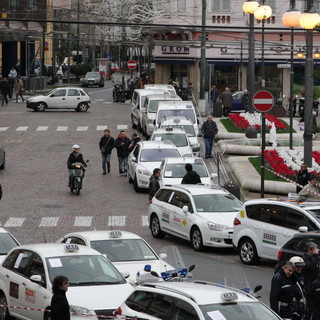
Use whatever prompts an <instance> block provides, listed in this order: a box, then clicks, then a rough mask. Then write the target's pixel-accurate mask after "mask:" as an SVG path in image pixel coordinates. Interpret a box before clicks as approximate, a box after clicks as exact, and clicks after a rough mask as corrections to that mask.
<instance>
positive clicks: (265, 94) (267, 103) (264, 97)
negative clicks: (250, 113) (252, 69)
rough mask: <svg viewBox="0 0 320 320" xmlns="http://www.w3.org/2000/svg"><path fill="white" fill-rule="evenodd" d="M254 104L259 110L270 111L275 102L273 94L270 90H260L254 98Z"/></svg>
mask: <svg viewBox="0 0 320 320" xmlns="http://www.w3.org/2000/svg"><path fill="white" fill-rule="evenodd" d="M252 104H253V106H254V108H255V109H256V110H257V111H260V112H268V111H269V110H270V109H271V108H272V107H273V104H274V98H273V95H272V94H271V93H270V92H269V91H264V90H263V91H258V92H257V93H256V94H255V95H254V96H253V98H252Z"/></svg>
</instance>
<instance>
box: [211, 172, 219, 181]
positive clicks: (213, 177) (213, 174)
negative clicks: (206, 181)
mask: <svg viewBox="0 0 320 320" xmlns="http://www.w3.org/2000/svg"><path fill="white" fill-rule="evenodd" d="M210 177H211V179H212V180H213V179H215V178H218V174H217V173H211V174H210Z"/></svg>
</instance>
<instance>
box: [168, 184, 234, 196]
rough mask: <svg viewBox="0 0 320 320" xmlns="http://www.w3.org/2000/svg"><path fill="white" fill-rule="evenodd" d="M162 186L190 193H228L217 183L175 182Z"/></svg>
mask: <svg viewBox="0 0 320 320" xmlns="http://www.w3.org/2000/svg"><path fill="white" fill-rule="evenodd" d="M162 188H170V189H172V190H179V189H180V190H182V191H186V192H188V193H190V194H192V195H199V194H229V192H228V191H226V190H224V189H222V188H221V187H220V186H219V185H210V186H209V185H201V184H192V185H191V184H176V185H174V186H172V187H169V186H163V187H162Z"/></svg>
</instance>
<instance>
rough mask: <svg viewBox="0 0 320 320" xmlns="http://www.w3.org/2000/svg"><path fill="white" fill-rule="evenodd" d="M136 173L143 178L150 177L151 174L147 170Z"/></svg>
mask: <svg viewBox="0 0 320 320" xmlns="http://www.w3.org/2000/svg"><path fill="white" fill-rule="evenodd" d="M138 173H139V174H142V175H144V176H148V177H151V173H150V172H149V171H148V170H138Z"/></svg>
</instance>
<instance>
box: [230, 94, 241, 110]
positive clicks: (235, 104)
mask: <svg viewBox="0 0 320 320" xmlns="http://www.w3.org/2000/svg"><path fill="white" fill-rule="evenodd" d="M242 96H243V91H235V92H233V93H232V97H233V101H232V106H231V112H244V107H243V105H242V101H241V98H242Z"/></svg>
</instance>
